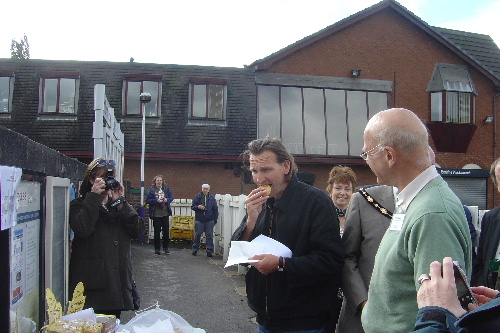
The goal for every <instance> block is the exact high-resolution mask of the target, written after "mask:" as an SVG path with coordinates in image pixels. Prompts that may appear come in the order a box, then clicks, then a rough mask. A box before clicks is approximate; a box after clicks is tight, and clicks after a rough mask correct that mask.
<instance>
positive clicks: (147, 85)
mask: <svg viewBox="0 0 500 333" xmlns="http://www.w3.org/2000/svg"><path fill="white" fill-rule="evenodd" d="M161 81H162V76H161V75H136V74H125V75H124V76H123V92H124V113H125V115H126V116H136V117H138V116H142V105H141V103H140V100H139V99H140V95H141V94H142V93H149V94H151V102H149V103H146V104H145V105H144V109H145V115H146V117H159V116H160V114H161V113H160V110H161Z"/></svg>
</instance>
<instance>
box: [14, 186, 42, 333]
mask: <svg viewBox="0 0 500 333" xmlns="http://www.w3.org/2000/svg"><path fill="white" fill-rule="evenodd" d="M40 200H41V183H40V182H37V181H26V180H21V181H20V182H19V185H18V187H17V203H18V210H17V224H16V225H15V226H13V227H12V228H10V258H11V259H10V260H11V269H10V274H11V276H10V310H11V311H12V312H13V313H15V317H16V318H17V320H18V330H17V332H24V330H22V329H19V326H21V325H28V327H30V329H31V328H33V327H39V317H40V264H39V258H40V243H41V241H40V224H41V223H40V209H41V202H40Z"/></svg>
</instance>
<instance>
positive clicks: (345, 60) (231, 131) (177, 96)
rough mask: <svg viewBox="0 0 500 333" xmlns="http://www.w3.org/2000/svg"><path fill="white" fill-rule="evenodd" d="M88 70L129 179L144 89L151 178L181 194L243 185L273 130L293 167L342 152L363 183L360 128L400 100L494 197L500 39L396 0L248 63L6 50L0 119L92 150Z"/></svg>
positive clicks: (477, 192)
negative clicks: (100, 58)
mask: <svg viewBox="0 0 500 333" xmlns="http://www.w3.org/2000/svg"><path fill="white" fill-rule="evenodd" d="M95 84H104V85H105V86H106V96H107V98H108V101H109V103H110V105H111V106H112V107H113V108H115V115H116V118H117V119H118V120H119V121H120V125H121V129H122V131H123V132H124V134H125V163H124V166H125V168H124V179H125V180H127V181H129V182H130V185H131V186H132V187H134V188H139V187H140V171H139V170H140V154H141V120H142V109H141V108H140V104H139V102H138V96H139V94H140V93H141V92H150V93H152V102H150V103H148V104H147V105H146V112H145V113H146V166H145V180H146V184H145V187H146V188H148V187H149V185H150V181H151V180H152V178H153V177H154V176H155V175H156V174H163V175H164V176H165V177H166V180H167V184H168V185H169V186H170V187H171V188H172V191H173V194H174V197H176V198H191V197H193V196H194V194H195V193H197V192H198V191H199V190H200V185H201V184H202V183H209V184H211V186H212V192H215V193H222V194H225V193H228V194H232V195H238V194H241V193H248V192H249V191H250V189H251V188H252V187H253V185H252V184H250V183H249V177H248V174H246V173H245V172H243V171H242V169H241V161H240V159H239V155H240V153H241V152H242V151H243V150H244V149H245V146H246V143H247V142H249V141H250V140H252V139H254V138H257V137H264V136H266V135H268V134H269V135H271V136H279V137H281V138H282V139H283V141H284V142H285V144H287V146H288V148H290V150H291V151H292V152H293V153H294V155H295V156H296V159H297V164H298V166H299V171H300V172H301V179H302V180H304V181H306V182H308V183H311V184H313V185H314V186H316V187H318V188H322V189H324V188H325V187H326V181H327V177H328V172H329V170H330V169H331V167H332V166H333V165H337V164H343V165H348V166H351V167H352V168H353V169H354V170H355V172H356V173H357V175H358V178H359V185H363V184H373V183H375V181H376V180H375V177H374V175H373V174H372V172H371V171H370V170H369V168H368V167H367V166H366V164H365V162H364V161H363V160H362V159H361V158H360V157H359V154H360V152H361V148H362V145H363V142H362V133H363V129H364V127H365V125H366V123H367V121H368V119H369V118H370V117H371V116H372V115H373V114H374V113H376V112H378V111H380V110H383V109H385V108H388V107H405V108H408V109H411V110H413V111H415V112H416V113H417V114H418V115H419V116H420V117H421V118H422V119H423V121H424V122H425V123H426V124H427V126H428V127H429V130H430V133H431V136H432V141H431V144H432V147H433V148H434V150H435V151H436V161H437V164H438V166H439V167H441V168H442V169H441V171H442V175H443V176H445V179H446V180H447V181H449V182H450V184H452V185H453V188H454V189H455V190H456V192H458V194H459V196H461V199H462V200H463V201H464V203H466V204H470V205H479V206H480V209H485V208H491V207H493V206H495V205H498V204H499V200H498V193H495V192H496V191H494V189H493V187H492V186H491V181H489V180H488V171H487V170H488V169H489V166H490V165H491V163H492V162H493V160H494V159H495V158H496V157H498V156H500V151H499V150H500V147H498V139H497V132H498V128H499V125H500V118H499V111H500V100H499V97H498V94H499V92H500V50H499V49H498V47H497V46H496V45H495V44H494V42H493V41H492V39H491V38H490V37H489V36H486V35H480V34H474V33H468V32H461V31H455V30H448V29H442V28H437V27H431V26H429V25H428V24H427V23H425V22H424V21H423V20H422V19H420V18H418V17H417V16H415V15H414V14H413V13H411V12H410V11H408V10H407V9H406V8H404V7H403V6H401V5H400V4H399V3H398V2H396V1H393V0H384V1H381V2H380V3H378V4H376V5H374V6H372V7H369V8H367V9H365V10H363V11H360V12H358V13H356V14H354V15H351V16H350V17H347V18H345V19H343V20H341V21H339V22H337V23H335V24H333V25H331V26H329V27H326V28H325V29H323V30H321V31H318V32H317V33H315V34H313V35H310V36H307V37H305V38H303V39H301V40H299V41H297V42H296V43H294V44H292V45H290V46H288V47H286V48H284V49H282V50H279V51H277V52H275V53H273V54H271V55H269V56H268V57H266V58H264V59H261V60H257V61H255V62H254V63H253V64H251V65H250V66H248V67H245V68H218V67H205V66H178V65H164V64H142V63H134V62H130V63H113V62H83V61H51V60H33V59H31V60H28V61H16V60H11V59H0V125H1V126H5V127H7V128H9V129H12V130H14V131H16V132H19V133H21V134H24V135H26V136H28V137H29V138H31V139H32V140H35V141H37V142H40V143H42V144H44V145H47V146H49V147H51V148H53V149H56V150H58V151H61V152H63V153H64V154H66V155H68V156H71V157H75V158H78V159H79V160H81V161H83V162H88V161H89V160H90V159H91V158H92V155H93V145H92V122H93V119H94V118H93V117H94V111H93V87H94V85H95ZM488 117H492V118H488ZM487 119H488V120H487ZM490 120H492V121H490Z"/></svg>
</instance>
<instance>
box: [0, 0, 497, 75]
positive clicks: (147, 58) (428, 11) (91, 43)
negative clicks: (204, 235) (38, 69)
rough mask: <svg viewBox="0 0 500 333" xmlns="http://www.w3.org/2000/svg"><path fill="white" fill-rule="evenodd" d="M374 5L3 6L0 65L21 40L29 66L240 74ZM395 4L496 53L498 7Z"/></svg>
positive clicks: (109, 0) (30, 1) (200, 1)
mask: <svg viewBox="0 0 500 333" xmlns="http://www.w3.org/2000/svg"><path fill="white" fill-rule="evenodd" d="M378 2H379V1H378V0H329V1H327V0H251V1H246V0H211V1H209V0H175V1H173V0H142V1H139V2H132V1H123V0H120V1H118V0H87V1H84V2H79V3H81V4H77V2H73V1H68V0H62V1H61V0H44V1H40V0H26V1H4V3H3V4H2V6H1V7H2V13H3V14H2V17H1V19H0V58H10V44H11V41H12V39H15V40H17V41H21V40H22V38H23V35H24V34H26V36H27V37H28V42H29V51H30V58H31V59H50V60H90V61H113V62H128V61H129V59H130V58H131V57H133V58H134V61H135V62H140V63H159V64H181V65H202V66H217V67H243V66H244V65H250V64H251V63H252V62H254V61H256V60H259V59H262V58H264V57H266V56H268V55H270V54H272V53H274V52H276V51H278V50H280V49H282V48H284V47H286V46H288V45H290V44H292V43H294V42H296V41H298V40H300V39H302V38H304V37H306V36H309V35H311V34H313V33H315V32H317V31H319V30H321V29H323V28H325V27H327V26H329V25H331V24H334V23H336V22H338V21H340V20H342V19H344V18H346V17H348V16H350V15H352V14H354V13H356V12H358V11H361V10H363V9H365V8H367V7H369V6H372V5H374V4H375V3H378ZM398 2H399V3H400V4H401V5H403V6H405V7H406V8H407V9H408V10H410V11H411V12H413V13H414V14H415V15H417V16H418V17H420V19H422V20H423V21H425V22H427V23H428V24H429V25H431V26H437V27H441V28H448V29H454V30H461V31H467V32H474V33H480V34H485V35H489V36H491V37H492V38H493V40H494V41H495V43H496V44H497V46H499V47H500V23H499V22H500V0H399V1H398ZM6 13H10V15H6Z"/></svg>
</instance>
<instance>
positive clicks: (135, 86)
mask: <svg viewBox="0 0 500 333" xmlns="http://www.w3.org/2000/svg"><path fill="white" fill-rule="evenodd" d="M140 96H141V82H130V81H127V114H128V115H133V114H141V110H140V104H141V102H140Z"/></svg>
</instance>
